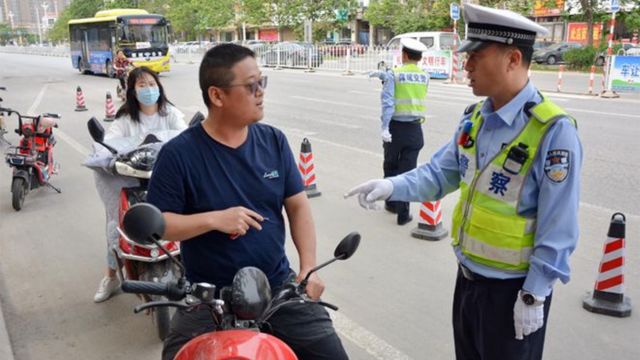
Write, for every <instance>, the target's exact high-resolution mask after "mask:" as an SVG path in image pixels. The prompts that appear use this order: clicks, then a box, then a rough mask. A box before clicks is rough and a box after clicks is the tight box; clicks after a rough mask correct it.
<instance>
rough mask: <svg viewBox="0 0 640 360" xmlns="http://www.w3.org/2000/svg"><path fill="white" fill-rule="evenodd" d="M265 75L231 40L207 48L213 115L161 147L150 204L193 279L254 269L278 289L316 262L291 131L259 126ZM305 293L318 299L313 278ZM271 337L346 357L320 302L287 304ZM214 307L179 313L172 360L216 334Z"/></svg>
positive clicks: (305, 351)
mask: <svg viewBox="0 0 640 360" xmlns="http://www.w3.org/2000/svg"><path fill="white" fill-rule="evenodd" d="M266 80H267V78H266V76H262V74H261V72H260V69H259V68H258V66H257V63H256V60H255V55H254V53H253V52H252V51H251V50H249V49H247V48H244V47H242V46H238V45H234V44H223V45H218V46H216V47H214V48H212V49H211V50H209V51H208V52H207V53H206V54H205V56H204V58H203V60H202V63H201V65H200V88H201V90H202V96H203V99H204V102H205V104H206V105H207V107H208V109H209V115H208V117H207V119H205V120H204V121H203V122H202V123H200V124H198V125H196V126H194V127H191V128H189V129H188V130H185V131H184V132H183V133H181V134H180V135H179V136H177V137H176V138H174V139H173V140H171V141H170V142H169V143H167V144H166V145H165V146H164V147H163V148H162V150H161V152H160V154H159V156H158V160H157V162H156V165H155V167H154V172H153V177H152V178H151V182H150V185H149V193H148V197H147V200H148V201H149V202H150V203H152V204H154V205H155V206H157V207H158V208H159V209H160V210H161V211H162V212H163V214H164V217H165V220H166V231H165V236H164V238H165V239H167V240H171V241H181V251H182V259H183V262H184V264H185V267H186V269H187V278H188V279H189V280H190V281H191V282H208V283H212V284H215V285H216V286H217V287H218V288H221V287H224V286H228V285H230V284H231V282H232V280H233V276H234V275H235V273H236V272H237V271H238V270H239V269H240V268H242V267H245V266H255V267H258V268H259V269H261V270H262V271H263V272H264V273H265V274H266V275H267V278H268V279H269V283H270V284H271V287H272V289H276V288H278V287H281V286H282V285H283V284H284V283H285V282H287V281H292V280H296V281H298V282H299V281H300V280H301V279H302V278H304V276H306V274H307V272H308V271H309V270H310V269H311V268H313V267H314V266H315V265H316V235H315V228H314V223H313V218H312V216H311V208H310V205H309V202H308V200H307V197H306V195H305V192H304V186H303V183H302V179H301V177H300V173H299V172H298V170H297V167H296V164H295V160H294V157H293V154H292V152H291V149H290V148H289V145H288V143H287V140H286V138H285V136H284V134H283V133H282V132H281V131H279V130H277V129H275V128H273V127H271V126H268V125H264V124H259V123H258V121H259V120H260V119H262V117H263V109H262V108H263V99H264V89H265V87H266ZM283 207H284V209H285V211H286V214H287V218H288V220H289V223H290V231H291V237H292V239H293V242H294V243H295V246H296V249H297V250H298V255H299V258H300V269H299V272H298V275H296V274H295V273H294V272H293V271H292V270H291V269H290V268H289V260H288V259H287V257H286V255H285V246H284V242H285V228H284V225H285V223H284V218H283V215H282V208H283ZM306 290H307V294H308V295H309V296H310V297H311V298H314V299H317V298H319V297H320V295H321V294H322V292H323V290H324V284H323V282H322V281H321V280H320V278H319V277H318V276H317V275H316V274H315V273H314V274H312V275H311V277H310V279H309V283H308V285H307V288H306ZM269 323H270V324H271V328H272V334H273V335H275V336H277V337H279V338H280V339H282V340H283V341H284V342H286V343H287V344H288V345H289V346H290V347H291V348H292V349H293V350H294V352H296V354H297V356H298V357H299V358H300V359H303V360H304V359H327V360H329V359H331V360H341V359H347V358H348V357H347V354H346V352H345V351H344V348H343V346H342V343H341V342H340V339H339V338H338V336H337V334H336V333H335V330H334V329H333V325H332V323H331V319H330V318H329V316H328V314H327V312H326V310H325V309H324V308H323V307H322V306H320V305H317V304H294V305H291V306H285V307H283V308H282V309H281V310H279V311H278V312H276V313H275V315H274V316H273V317H272V318H271V319H270V320H269ZM213 329H214V324H213V322H212V320H211V314H210V312H209V310H208V309H205V308H203V309H202V310H196V311H192V312H185V311H180V310H179V311H178V312H176V315H175V316H174V318H173V320H172V324H171V332H170V334H169V336H168V337H167V339H166V340H165V343H164V349H163V355H162V356H163V359H164V360H170V359H173V357H174V356H175V354H176V353H177V351H178V350H179V349H180V348H181V347H182V346H183V345H184V344H185V343H186V342H187V341H189V340H190V339H191V338H193V337H195V336H197V335H199V334H202V333H204V332H208V331H212V330H213Z"/></svg>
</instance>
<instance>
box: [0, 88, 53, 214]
mask: <svg viewBox="0 0 640 360" xmlns="http://www.w3.org/2000/svg"><path fill="white" fill-rule="evenodd" d="M0 101H2V99H0ZM2 114H7V115H8V116H11V115H12V114H15V115H17V116H18V128H17V129H15V132H16V134H18V135H20V136H21V138H20V141H19V144H18V146H11V145H9V146H8V150H7V152H6V154H5V160H6V162H7V164H9V166H10V167H12V168H13V180H12V181H11V194H12V196H11V197H12V201H11V204H12V205H13V208H14V209H15V210H16V211H20V209H22V205H23V204H24V198H25V196H26V195H27V194H28V193H29V191H31V190H34V189H36V188H39V187H45V186H46V187H50V188H52V189H53V190H55V191H56V192H57V193H61V192H62V191H61V190H60V189H59V188H57V187H55V186H53V185H52V184H51V183H50V182H49V180H50V179H51V176H53V175H55V174H57V173H58V168H59V166H58V164H57V163H55V162H54V161H53V147H54V146H55V144H56V141H55V138H54V137H53V131H52V129H53V128H54V127H58V124H57V122H56V120H58V119H60V115H58V114H51V113H45V114H42V115H37V116H27V115H22V114H20V113H19V112H18V111H16V110H13V109H9V108H4V107H0V116H1V115H2Z"/></svg>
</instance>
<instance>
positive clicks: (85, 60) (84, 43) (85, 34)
mask: <svg viewBox="0 0 640 360" xmlns="http://www.w3.org/2000/svg"><path fill="white" fill-rule="evenodd" d="M88 30H89V29H87V28H82V29H81V30H80V31H82V36H81V37H80V51H81V52H82V61H81V63H79V64H78V68H79V69H80V71H82V70H85V69H86V70H89V69H90V68H91V65H90V63H89V56H90V55H91V54H90V53H89V31H88Z"/></svg>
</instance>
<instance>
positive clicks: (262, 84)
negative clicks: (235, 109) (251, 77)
mask: <svg viewBox="0 0 640 360" xmlns="http://www.w3.org/2000/svg"><path fill="white" fill-rule="evenodd" d="M236 86H244V87H245V88H246V89H247V90H249V92H250V93H251V94H252V95H253V96H256V92H258V88H261V89H262V90H264V89H266V88H267V77H266V76H262V77H261V78H260V79H258V81H254V82H250V83H247V84H230V85H225V86H219V87H221V88H230V87H236Z"/></svg>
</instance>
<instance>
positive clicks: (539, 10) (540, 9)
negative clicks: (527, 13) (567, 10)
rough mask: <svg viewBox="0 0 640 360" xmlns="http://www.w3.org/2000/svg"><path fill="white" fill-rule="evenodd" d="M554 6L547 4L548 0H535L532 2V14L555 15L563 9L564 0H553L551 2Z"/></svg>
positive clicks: (537, 15)
mask: <svg viewBox="0 0 640 360" xmlns="http://www.w3.org/2000/svg"><path fill="white" fill-rule="evenodd" d="M552 4H555V6H553V5H552V6H551V7H548V6H549V1H548V0H535V2H534V4H533V16H536V17H539V16H557V15H560V14H561V13H562V11H563V10H564V0H555V2H552Z"/></svg>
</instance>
